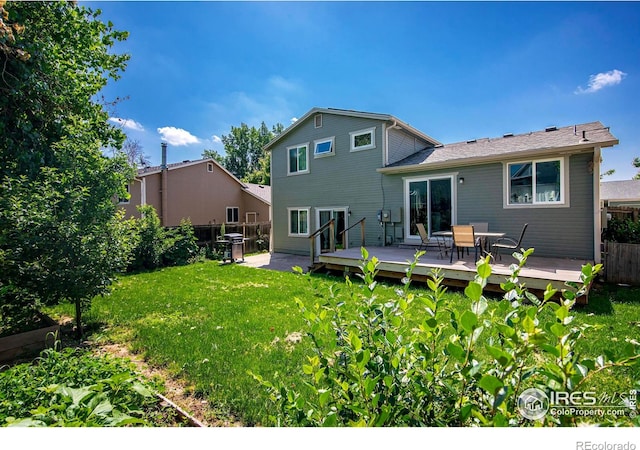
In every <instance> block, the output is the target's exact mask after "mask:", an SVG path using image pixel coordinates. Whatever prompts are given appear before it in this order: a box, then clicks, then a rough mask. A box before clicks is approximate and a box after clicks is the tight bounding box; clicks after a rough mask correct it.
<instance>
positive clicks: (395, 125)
mask: <svg viewBox="0 0 640 450" xmlns="http://www.w3.org/2000/svg"><path fill="white" fill-rule="evenodd" d="M394 128H395V129H400V128H401V127H399V126H398V121H397V120H394V121H393V125H391V126H390V127H385V129H384V151H383V152H382V167H386V166H387V164H389V130H392V129H394ZM380 176H381V178H380V189H381V190H382V208H381V211H384V209H385V195H384V174H382V173H381V174H380ZM381 220H382V219H381ZM405 222H406V221H405ZM380 225H381V226H382V246H383V247H386V246H387V222H386V221H384V222H382V223H380ZM405 235H406V233H405ZM393 236H394V237H395V225H394V231H393Z"/></svg>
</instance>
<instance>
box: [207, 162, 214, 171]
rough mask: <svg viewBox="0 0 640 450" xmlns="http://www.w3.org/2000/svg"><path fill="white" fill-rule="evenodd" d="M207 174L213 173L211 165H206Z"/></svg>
mask: <svg viewBox="0 0 640 450" xmlns="http://www.w3.org/2000/svg"><path fill="white" fill-rule="evenodd" d="M207 172H213V163H207Z"/></svg>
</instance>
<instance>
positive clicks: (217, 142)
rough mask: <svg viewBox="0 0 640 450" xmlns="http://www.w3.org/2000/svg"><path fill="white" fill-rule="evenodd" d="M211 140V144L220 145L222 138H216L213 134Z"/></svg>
mask: <svg viewBox="0 0 640 450" xmlns="http://www.w3.org/2000/svg"><path fill="white" fill-rule="evenodd" d="M211 139H212V140H213V142H215V143H216V144H222V138H220V136H216V135H215V134H214V135H213V136H212V137H211Z"/></svg>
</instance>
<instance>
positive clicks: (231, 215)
mask: <svg viewBox="0 0 640 450" xmlns="http://www.w3.org/2000/svg"><path fill="white" fill-rule="evenodd" d="M239 220H240V208H238V207H237V206H227V223H238V221H239Z"/></svg>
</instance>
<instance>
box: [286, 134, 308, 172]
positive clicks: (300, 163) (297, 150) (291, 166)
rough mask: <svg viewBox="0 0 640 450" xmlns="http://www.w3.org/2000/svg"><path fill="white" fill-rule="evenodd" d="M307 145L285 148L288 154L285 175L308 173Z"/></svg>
mask: <svg viewBox="0 0 640 450" xmlns="http://www.w3.org/2000/svg"><path fill="white" fill-rule="evenodd" d="M308 150H309V143H308V142H307V143H306V144H300V145H294V146H293V147H287V152H288V154H289V158H288V163H287V164H288V167H287V174H289V175H297V174H301V173H309V151H308Z"/></svg>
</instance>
